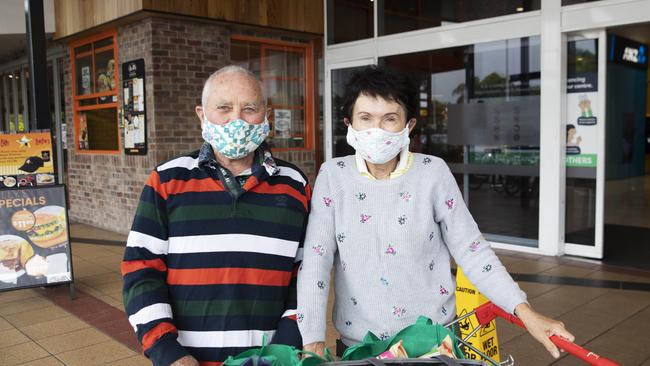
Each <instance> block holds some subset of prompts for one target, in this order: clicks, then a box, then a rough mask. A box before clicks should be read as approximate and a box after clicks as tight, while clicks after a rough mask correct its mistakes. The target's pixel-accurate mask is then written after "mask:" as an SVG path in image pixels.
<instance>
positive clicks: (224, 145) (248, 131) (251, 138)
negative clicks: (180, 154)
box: [201, 115, 270, 159]
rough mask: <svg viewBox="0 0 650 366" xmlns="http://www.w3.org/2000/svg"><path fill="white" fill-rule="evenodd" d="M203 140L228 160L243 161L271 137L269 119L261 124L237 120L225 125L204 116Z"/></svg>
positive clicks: (265, 119) (202, 126)
mask: <svg viewBox="0 0 650 366" xmlns="http://www.w3.org/2000/svg"><path fill="white" fill-rule="evenodd" d="M201 130H202V133H201V134H202V136H203V139H204V140H205V141H206V142H207V143H209V144H210V145H212V147H214V148H215V149H216V150H217V151H218V152H219V153H220V154H221V155H223V156H224V157H226V158H228V159H241V158H243V157H245V156H247V155H248V154H250V153H252V152H253V151H255V150H256V149H257V148H258V147H259V146H260V145H261V144H262V143H263V142H264V140H265V139H266V137H267V136H268V135H269V131H270V126H269V121H268V119H267V118H264V122H262V123H260V124H256V125H254V124H251V123H248V122H246V121H244V120H243V119H235V120H232V121H230V122H228V123H226V124H223V125H217V124H214V123H211V122H210V121H208V117H207V116H205V115H204V117H203V122H202V123H201Z"/></svg>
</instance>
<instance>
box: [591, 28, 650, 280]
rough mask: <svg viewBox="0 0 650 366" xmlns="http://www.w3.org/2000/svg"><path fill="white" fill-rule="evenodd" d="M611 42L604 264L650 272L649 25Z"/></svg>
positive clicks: (621, 32)
mask: <svg viewBox="0 0 650 366" xmlns="http://www.w3.org/2000/svg"><path fill="white" fill-rule="evenodd" d="M607 39H608V42H607V48H608V49H607V84H606V85H607V91H606V111H607V112H606V113H607V117H606V121H607V123H606V127H605V200H604V203H605V209H604V228H603V244H604V258H603V262H605V263H607V264H612V265H618V266H624V267H632V268H640V269H645V270H650V75H649V73H648V45H650V23H644V24H635V25H629V26H622V27H616V28H610V29H608V30H607Z"/></svg>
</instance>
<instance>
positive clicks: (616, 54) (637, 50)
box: [609, 34, 648, 69]
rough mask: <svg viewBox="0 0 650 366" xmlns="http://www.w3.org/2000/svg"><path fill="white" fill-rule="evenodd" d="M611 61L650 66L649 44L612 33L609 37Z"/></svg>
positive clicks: (643, 67) (641, 66) (636, 65)
mask: <svg viewBox="0 0 650 366" xmlns="http://www.w3.org/2000/svg"><path fill="white" fill-rule="evenodd" d="M609 61H610V62H616V63H620V64H623V65H628V66H635V67H639V68H642V69H645V68H647V67H648V46H647V45H644V44H643V43H639V42H635V41H633V40H631V39H627V38H623V37H620V36H617V35H613V34H612V35H610V37H609Z"/></svg>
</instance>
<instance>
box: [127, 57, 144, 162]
mask: <svg viewBox="0 0 650 366" xmlns="http://www.w3.org/2000/svg"><path fill="white" fill-rule="evenodd" d="M122 80H123V81H122V118H123V120H122V125H123V126H124V153H125V154H127V155H146V154H147V113H146V108H145V86H144V59H138V60H134V61H129V62H125V63H123V64H122Z"/></svg>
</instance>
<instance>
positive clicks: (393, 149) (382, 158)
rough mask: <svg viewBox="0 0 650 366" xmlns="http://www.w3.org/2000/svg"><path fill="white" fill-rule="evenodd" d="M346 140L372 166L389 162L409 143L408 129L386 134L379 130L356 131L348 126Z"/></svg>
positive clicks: (384, 131) (386, 132)
mask: <svg viewBox="0 0 650 366" xmlns="http://www.w3.org/2000/svg"><path fill="white" fill-rule="evenodd" d="M346 139H347V142H348V144H349V145H350V146H352V147H353V148H354V150H356V151H357V152H358V153H359V154H361V156H362V157H363V158H364V159H365V160H366V161H368V162H370V163H372V164H384V163H387V162H389V161H390V160H391V159H393V158H394V157H396V156H397V154H399V152H400V151H401V150H402V149H403V148H404V147H405V146H408V144H409V142H410V139H409V128H408V127H405V128H404V129H403V130H402V131H400V132H388V131H386V130H383V129H381V128H369V129H367V130H363V131H357V130H355V129H354V128H352V126H351V125H349V126H348V134H347V136H346Z"/></svg>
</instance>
